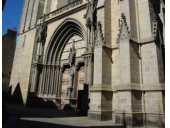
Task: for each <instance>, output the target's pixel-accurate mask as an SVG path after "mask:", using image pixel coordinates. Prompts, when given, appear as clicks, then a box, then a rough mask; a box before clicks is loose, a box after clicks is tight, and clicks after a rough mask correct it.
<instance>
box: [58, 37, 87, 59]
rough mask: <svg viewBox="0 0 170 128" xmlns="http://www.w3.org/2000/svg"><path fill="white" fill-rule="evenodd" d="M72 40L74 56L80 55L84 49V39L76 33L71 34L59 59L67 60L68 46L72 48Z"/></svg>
mask: <svg viewBox="0 0 170 128" xmlns="http://www.w3.org/2000/svg"><path fill="white" fill-rule="evenodd" d="M73 40H74V42H75V49H76V57H81V55H82V54H83V53H84V51H85V47H86V46H85V41H84V40H83V39H82V38H81V37H80V36H78V35H75V36H73V37H72V38H71V39H70V40H69V41H68V43H67V44H66V46H65V49H64V51H63V53H62V57H61V60H67V59H68V57H69V54H70V48H72V45H73Z"/></svg>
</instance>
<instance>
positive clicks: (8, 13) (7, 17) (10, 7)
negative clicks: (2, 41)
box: [2, 0, 24, 35]
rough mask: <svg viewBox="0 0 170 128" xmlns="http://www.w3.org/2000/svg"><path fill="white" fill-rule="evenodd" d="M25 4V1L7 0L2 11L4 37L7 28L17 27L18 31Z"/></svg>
mask: <svg viewBox="0 0 170 128" xmlns="http://www.w3.org/2000/svg"><path fill="white" fill-rule="evenodd" d="M23 3H24V0H6V4H5V7H4V10H3V11H2V35H4V34H5V33H6V29H7V28H14V27H15V28H16V29H17V30H18V27H19V22H20V17H21V12H22V6H23Z"/></svg>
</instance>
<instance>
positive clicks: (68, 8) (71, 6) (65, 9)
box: [37, 0, 87, 25]
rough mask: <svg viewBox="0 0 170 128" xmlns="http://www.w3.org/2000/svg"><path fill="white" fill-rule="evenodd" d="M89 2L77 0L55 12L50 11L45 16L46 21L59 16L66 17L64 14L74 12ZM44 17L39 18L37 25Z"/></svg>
mask: <svg viewBox="0 0 170 128" xmlns="http://www.w3.org/2000/svg"><path fill="white" fill-rule="evenodd" d="M86 4H87V2H86V0H77V1H75V2H72V3H71V4H68V5H66V6H64V7H62V8H59V9H57V10H55V11H53V12H50V13H49V14H47V15H46V16H45V21H46V22H49V21H51V20H53V19H55V18H57V17H59V16H62V17H64V16H63V15H66V14H67V13H68V12H69V14H70V13H73V12H75V11H77V9H78V8H80V7H82V6H83V8H85V5H86ZM41 20H42V17H41V18H39V19H38V20H37V25H38V24H39V23H40V22H41Z"/></svg>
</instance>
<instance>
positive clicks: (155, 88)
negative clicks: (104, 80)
mask: <svg viewBox="0 0 170 128" xmlns="http://www.w3.org/2000/svg"><path fill="white" fill-rule="evenodd" d="M159 85H160V86H150V87H144V86H143V87H142V86H141V85H140V84H131V85H127V86H121V85H120V86H119V85H117V86H114V87H111V85H93V86H92V87H91V88H90V92H101V91H111V92H115V91H132V90H136V91H164V90H165V85H164V84H159Z"/></svg>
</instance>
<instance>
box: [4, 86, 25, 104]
mask: <svg viewBox="0 0 170 128" xmlns="http://www.w3.org/2000/svg"><path fill="white" fill-rule="evenodd" d="M6 100H7V101H10V102H12V103H16V104H22V105H23V99H22V93H21V88H20V83H18V84H17V86H16V88H15V90H14V93H13V94H12V86H10V87H9V90H8V96H7V98H6Z"/></svg>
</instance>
